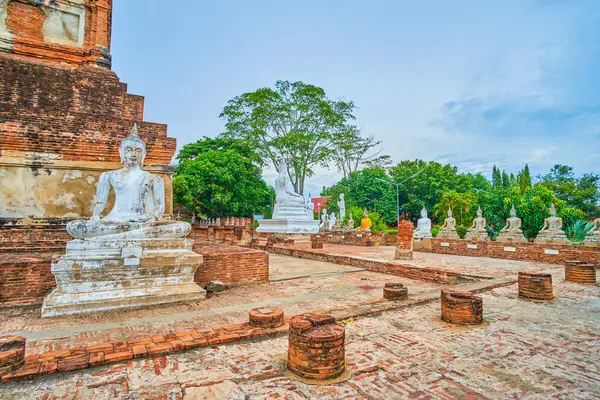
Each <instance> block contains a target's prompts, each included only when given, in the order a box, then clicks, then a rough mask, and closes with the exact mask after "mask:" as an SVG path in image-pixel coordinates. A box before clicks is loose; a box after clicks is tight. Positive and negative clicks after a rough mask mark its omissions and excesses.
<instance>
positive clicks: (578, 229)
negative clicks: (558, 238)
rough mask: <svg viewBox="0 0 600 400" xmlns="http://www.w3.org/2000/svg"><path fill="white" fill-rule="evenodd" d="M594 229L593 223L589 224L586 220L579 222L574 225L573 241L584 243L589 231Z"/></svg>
mask: <svg viewBox="0 0 600 400" xmlns="http://www.w3.org/2000/svg"><path fill="white" fill-rule="evenodd" d="M593 227H594V223H593V222H587V221H584V220H581V219H580V220H578V221H576V222H575V224H573V237H572V238H571V240H572V241H573V242H575V243H579V242H583V241H584V240H585V236H586V235H587V233H588V232H589V231H591V230H592V228H593Z"/></svg>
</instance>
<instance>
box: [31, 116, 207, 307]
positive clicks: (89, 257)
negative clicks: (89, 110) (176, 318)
mask: <svg viewBox="0 0 600 400" xmlns="http://www.w3.org/2000/svg"><path fill="white" fill-rule="evenodd" d="M119 153H120V156H121V162H122V163H123V164H125V165H124V167H123V168H121V169H119V170H116V171H109V172H104V173H102V174H101V175H100V179H99V181H98V186H97V189H96V198H95V202H94V204H93V209H92V217H91V218H90V219H89V220H78V221H72V222H70V223H68V224H67V232H68V233H69V234H70V235H72V236H73V237H75V239H74V240H71V241H70V242H68V243H67V250H66V253H65V255H64V256H62V257H60V258H58V259H57V260H55V261H54V262H53V264H52V273H53V274H54V277H55V279H56V283H57V287H56V289H54V290H53V291H52V292H51V293H50V294H49V295H48V296H47V297H46V298H45V299H44V304H43V306H42V316H43V317H52V316H60V315H70V314H79V313H85V312H92V311H102V310H110V309H116V308H126V307H136V306H142V305H151V304H162V303H170V302H174V301H183V300H198V299H201V298H204V297H205V296H206V291H205V290H204V289H202V288H201V287H199V286H198V285H197V284H195V283H194V275H195V272H196V269H197V268H198V266H199V265H201V264H202V256H201V255H199V254H196V253H194V252H193V251H192V244H193V242H192V241H191V240H187V239H185V236H187V235H188V234H189V233H190V231H191V225H190V224H189V223H187V222H181V221H173V220H167V219H163V213H164V211H165V188H164V183H163V181H162V179H161V178H159V177H158V176H156V175H153V174H151V173H149V172H146V171H143V170H142V169H141V167H142V165H143V162H144V158H145V156H146V144H145V143H144V142H143V141H142V140H141V138H140V137H139V135H138V131H137V125H134V127H133V129H132V131H131V134H130V135H129V136H128V137H127V138H125V139H123V141H122V142H121V145H120V147H119ZM111 188H112V189H113V190H114V192H115V204H114V206H113V208H112V210H111V211H110V212H109V213H108V215H106V217H104V218H102V217H101V214H102V211H104V209H105V207H106V204H107V200H108V196H109V192H110V189H111ZM166 276H168V277H169V279H168V280H166V279H164V277H166Z"/></svg>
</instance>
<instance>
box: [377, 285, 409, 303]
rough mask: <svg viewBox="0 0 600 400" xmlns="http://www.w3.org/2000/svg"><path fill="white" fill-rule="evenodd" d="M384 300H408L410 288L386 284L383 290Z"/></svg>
mask: <svg viewBox="0 0 600 400" xmlns="http://www.w3.org/2000/svg"><path fill="white" fill-rule="evenodd" d="M383 298H384V299H387V300H405V299H407V298H408V288H407V287H406V286H404V285H403V284H401V283H386V284H385V287H384V288H383Z"/></svg>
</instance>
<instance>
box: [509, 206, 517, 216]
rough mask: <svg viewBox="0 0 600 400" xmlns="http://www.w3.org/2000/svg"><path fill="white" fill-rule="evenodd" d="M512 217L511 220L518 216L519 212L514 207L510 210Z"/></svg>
mask: <svg viewBox="0 0 600 400" xmlns="http://www.w3.org/2000/svg"><path fill="white" fill-rule="evenodd" d="M510 216H511V218H514V217H516V216H517V210H515V207H514V206H513V207H512V208H511V209H510Z"/></svg>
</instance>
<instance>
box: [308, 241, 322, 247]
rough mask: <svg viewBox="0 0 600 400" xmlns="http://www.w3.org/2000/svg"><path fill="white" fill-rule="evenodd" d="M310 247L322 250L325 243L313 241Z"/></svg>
mask: <svg viewBox="0 0 600 400" xmlns="http://www.w3.org/2000/svg"><path fill="white" fill-rule="evenodd" d="M310 247H311V248H313V249H322V248H323V241H322V240H313V241H312V242H310Z"/></svg>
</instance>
